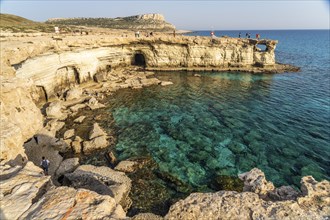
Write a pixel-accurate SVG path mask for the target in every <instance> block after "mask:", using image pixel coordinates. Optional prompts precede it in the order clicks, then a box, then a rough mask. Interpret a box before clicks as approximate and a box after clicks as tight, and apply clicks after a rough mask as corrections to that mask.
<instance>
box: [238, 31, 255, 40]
mask: <svg viewBox="0 0 330 220" xmlns="http://www.w3.org/2000/svg"><path fill="white" fill-rule="evenodd" d="M241 36H242V35H241V32H239V34H238V38H241ZM245 37H246V38H251V33H249V32H246V34H245ZM256 39H257V40H259V39H260V34H256Z"/></svg>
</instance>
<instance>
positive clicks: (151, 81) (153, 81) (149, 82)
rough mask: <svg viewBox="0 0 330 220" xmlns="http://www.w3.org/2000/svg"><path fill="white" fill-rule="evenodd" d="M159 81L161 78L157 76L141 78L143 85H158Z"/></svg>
mask: <svg viewBox="0 0 330 220" xmlns="http://www.w3.org/2000/svg"><path fill="white" fill-rule="evenodd" d="M159 83H160V80H159V79H157V78H148V79H141V84H142V85H143V86H151V85H158V84H159Z"/></svg>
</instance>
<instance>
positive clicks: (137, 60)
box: [133, 53, 146, 66]
mask: <svg viewBox="0 0 330 220" xmlns="http://www.w3.org/2000/svg"><path fill="white" fill-rule="evenodd" d="M133 65H135V66H146V59H145V58H144V55H143V54H142V53H137V54H135V55H134V60H133Z"/></svg>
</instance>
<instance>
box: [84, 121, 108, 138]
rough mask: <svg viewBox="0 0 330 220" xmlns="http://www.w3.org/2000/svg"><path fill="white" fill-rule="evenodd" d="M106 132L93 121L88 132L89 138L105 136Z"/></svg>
mask: <svg viewBox="0 0 330 220" xmlns="http://www.w3.org/2000/svg"><path fill="white" fill-rule="evenodd" d="M106 135H107V133H106V132H105V131H104V130H103V129H102V128H101V127H100V125H99V124H98V123H94V124H93V127H92V129H91V131H90V132H89V136H88V137H89V140H92V139H94V138H96V137H99V136H106Z"/></svg>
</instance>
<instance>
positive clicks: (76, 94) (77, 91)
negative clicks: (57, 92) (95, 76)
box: [65, 87, 82, 101]
mask: <svg viewBox="0 0 330 220" xmlns="http://www.w3.org/2000/svg"><path fill="white" fill-rule="evenodd" d="M81 95H82V90H81V88H79V87H75V88H72V89H69V90H68V91H67V92H66V94H65V100H66V101H69V100H74V99H79V98H81Z"/></svg>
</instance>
